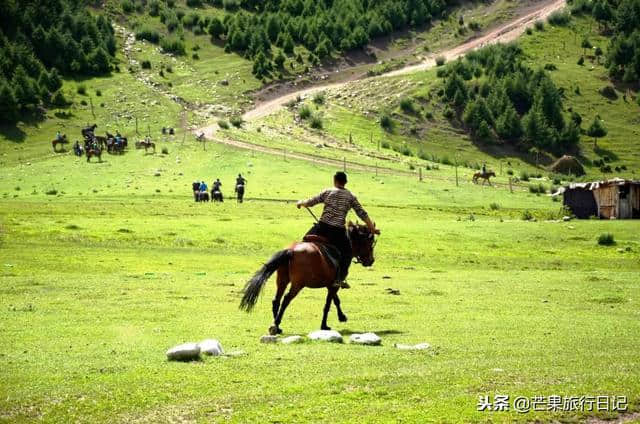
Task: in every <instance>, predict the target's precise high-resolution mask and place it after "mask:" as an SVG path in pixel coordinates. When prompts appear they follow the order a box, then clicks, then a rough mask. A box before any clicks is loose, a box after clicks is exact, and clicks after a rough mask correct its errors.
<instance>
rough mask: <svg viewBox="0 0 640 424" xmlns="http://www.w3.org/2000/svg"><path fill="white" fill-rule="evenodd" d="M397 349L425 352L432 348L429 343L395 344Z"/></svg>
mask: <svg viewBox="0 0 640 424" xmlns="http://www.w3.org/2000/svg"><path fill="white" fill-rule="evenodd" d="M394 346H395V347H396V349H400V350H425V349H429V348H431V345H430V344H429V343H418V344H417V345H406V344H401V343H396V344H394Z"/></svg>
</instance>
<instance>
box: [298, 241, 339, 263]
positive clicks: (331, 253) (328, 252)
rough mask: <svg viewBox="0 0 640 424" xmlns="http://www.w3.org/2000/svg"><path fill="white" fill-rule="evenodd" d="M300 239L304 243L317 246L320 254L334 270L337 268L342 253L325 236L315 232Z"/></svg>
mask: <svg viewBox="0 0 640 424" xmlns="http://www.w3.org/2000/svg"><path fill="white" fill-rule="evenodd" d="M302 241H304V242H306V243H313V244H315V245H316V246H318V249H320V253H321V254H322V256H324V257H325V258H326V259H327V260H328V261H329V263H330V264H331V265H333V267H334V268H335V269H336V270H338V269H339V267H340V260H341V259H342V254H341V253H340V250H338V248H337V247H335V246H334V245H333V244H331V243H330V242H329V240H328V239H327V238H326V237H323V236H319V235H316V234H307V235H306V236H304V237H303V238H302Z"/></svg>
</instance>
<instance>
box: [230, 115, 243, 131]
mask: <svg viewBox="0 0 640 424" xmlns="http://www.w3.org/2000/svg"><path fill="white" fill-rule="evenodd" d="M229 122H231V125H233V126H234V127H236V128H240V127H241V126H242V122H243V121H242V117H241V116H234V117H232V118H231V119H230V120H229Z"/></svg>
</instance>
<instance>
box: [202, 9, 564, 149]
mask: <svg viewBox="0 0 640 424" xmlns="http://www.w3.org/2000/svg"><path fill="white" fill-rule="evenodd" d="M564 5H565V0H549V1H541V2H540V4H539V5H537V6H538V7H537V8H536V9H534V10H533V11H531V12H529V13H527V14H526V15H524V16H521V17H519V18H518V19H516V20H515V21H511V22H507V23H505V24H503V25H501V26H500V27H498V28H497V29H495V30H493V31H491V32H490V33H488V34H486V35H483V36H480V37H477V38H474V39H472V40H469V41H467V42H465V43H463V44H461V45H459V46H456V47H453V48H451V49H448V50H444V51H441V52H439V53H434V54H432V55H430V57H429V58H428V59H426V60H425V61H423V62H421V63H418V64H416V65H409V66H406V67H404V68H400V69H397V70H395V71H391V72H389V73H386V74H382V75H380V76H377V77H373V78H385V77H390V76H397V75H404V74H408V73H411V72H416V71H422V70H426V69H429V68H432V67H434V66H435V58H436V57H437V56H444V57H445V58H446V59H447V60H448V61H451V60H454V59H456V58H458V57H460V56H463V55H464V54H465V53H467V52H469V51H471V50H474V49H477V48H479V47H482V46H485V45H487V44H494V43H506V42H510V41H513V40H515V39H516V38H518V36H520V35H521V34H522V33H523V32H524V31H525V30H526V28H527V27H530V26H532V25H533V24H534V23H535V22H536V21H537V20H543V19H546V18H547V17H548V16H549V15H550V14H551V13H553V12H555V11H556V10H558V9H561V8H562V7H564ZM347 83H348V82H340V83H334V84H326V85H317V86H312V87H308V88H303V89H300V90H296V91H293V92H291V93H288V94H285V95H283V96H281V97H278V98H275V99H272V100H269V101H267V102H264V103H261V104H259V105H257V106H256V107H255V108H253V109H251V110H249V111H247V112H245V114H244V115H243V119H244V120H245V121H251V120H255V119H259V118H262V117H265V116H268V115H270V114H272V113H274V112H275V111H277V110H278V109H279V108H281V107H282V106H284V105H285V104H286V103H288V102H290V101H292V100H295V99H296V98H297V97H298V96H305V95H309V94H313V93H316V92H318V91H322V90H328V89H333V88H339V87H341V86H344V85H345V84H347ZM216 130H217V124H213V125H209V126H207V127H205V128H201V129H199V130H198V133H200V132H204V133H205V135H206V136H207V137H211V136H212V135H213V134H214V133H215V132H216Z"/></svg>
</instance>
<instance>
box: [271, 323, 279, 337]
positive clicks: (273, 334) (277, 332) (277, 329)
mask: <svg viewBox="0 0 640 424" xmlns="http://www.w3.org/2000/svg"><path fill="white" fill-rule="evenodd" d="M269 334H270V335H272V336H275V335H276V334H282V330H281V329H280V328H279V327H276V326H275V325H272V326H271V327H269Z"/></svg>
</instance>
